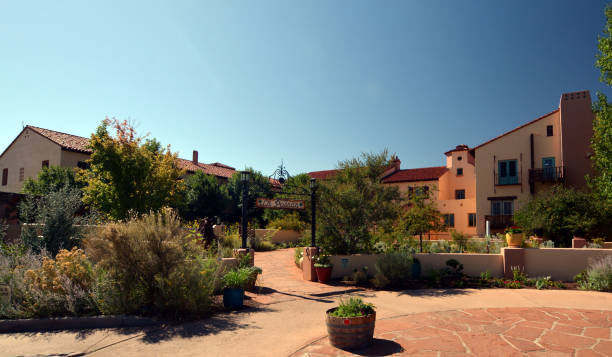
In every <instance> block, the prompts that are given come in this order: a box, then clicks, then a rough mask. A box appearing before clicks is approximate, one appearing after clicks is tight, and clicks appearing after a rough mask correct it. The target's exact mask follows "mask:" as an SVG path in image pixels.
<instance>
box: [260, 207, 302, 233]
mask: <svg viewBox="0 0 612 357" xmlns="http://www.w3.org/2000/svg"><path fill="white" fill-rule="evenodd" d="M267 228H268V229H291V230H294V231H297V232H302V231H303V230H304V228H306V223H304V222H302V221H300V215H299V214H298V213H297V212H292V213H289V214H287V215H284V216H282V217H278V218H276V219H273V220H271V221H270V222H269V223H268V226H267Z"/></svg>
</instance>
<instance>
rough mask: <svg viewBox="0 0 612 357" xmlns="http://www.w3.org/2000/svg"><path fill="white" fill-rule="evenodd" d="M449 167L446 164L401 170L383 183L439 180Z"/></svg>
mask: <svg viewBox="0 0 612 357" xmlns="http://www.w3.org/2000/svg"><path fill="white" fill-rule="evenodd" d="M446 171H448V169H447V168H446V166H436V167H423V168H420V169H407V170H399V171H396V172H394V173H392V174H391V175H389V176H387V177H385V178H384V179H383V180H382V182H383V183H395V182H411V181H432V180H437V179H438V178H440V176H442V175H443V174H444V173H445V172H446Z"/></svg>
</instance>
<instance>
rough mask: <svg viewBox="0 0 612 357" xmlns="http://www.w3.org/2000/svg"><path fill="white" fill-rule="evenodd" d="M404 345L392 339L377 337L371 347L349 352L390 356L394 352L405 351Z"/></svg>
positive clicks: (362, 354)
mask: <svg viewBox="0 0 612 357" xmlns="http://www.w3.org/2000/svg"><path fill="white" fill-rule="evenodd" d="M403 351H404V349H403V348H402V346H401V345H400V344H399V343H397V342H395V341H391V340H383V339H380V338H375V339H374V342H373V343H372V345H371V346H370V347H367V348H364V349H360V350H350V351H349V352H351V353H353V354H356V355H357V356H372V357H374V356H390V355H392V354H394V353H399V352H403Z"/></svg>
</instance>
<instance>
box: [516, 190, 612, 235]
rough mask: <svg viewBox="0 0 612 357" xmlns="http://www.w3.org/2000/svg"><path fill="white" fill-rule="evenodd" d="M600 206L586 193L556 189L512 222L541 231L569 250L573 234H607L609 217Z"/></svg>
mask: <svg viewBox="0 0 612 357" xmlns="http://www.w3.org/2000/svg"><path fill="white" fill-rule="evenodd" d="M602 204H603V202H602V201H601V200H593V197H592V195H591V194H589V193H586V192H582V191H577V190H575V189H573V188H568V187H564V186H562V185H556V186H554V187H553V188H552V189H551V190H547V191H543V192H541V193H539V194H538V195H536V197H534V198H532V199H531V200H529V201H528V202H527V203H526V204H525V205H523V206H522V207H521V208H519V209H518V210H516V211H515V212H514V222H515V223H516V224H517V225H519V226H521V227H522V228H524V229H526V230H527V231H531V232H533V230H534V229H536V228H542V229H543V230H544V236H545V237H546V238H547V239H550V240H553V241H555V242H558V243H561V244H562V245H565V246H571V239H572V236H573V232H574V231H576V230H581V231H584V232H586V233H587V235H588V236H590V237H597V236H601V235H605V234H609V231H610V226H609V223H610V222H609V220H610V217H609V216H608V217H607V214H606V213H605V211H604V210H602ZM606 232H607V233H606Z"/></svg>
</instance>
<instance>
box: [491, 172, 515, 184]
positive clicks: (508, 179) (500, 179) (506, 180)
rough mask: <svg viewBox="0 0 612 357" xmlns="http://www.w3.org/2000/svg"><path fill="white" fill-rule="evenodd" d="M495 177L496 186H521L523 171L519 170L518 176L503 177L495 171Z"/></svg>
mask: <svg viewBox="0 0 612 357" xmlns="http://www.w3.org/2000/svg"><path fill="white" fill-rule="evenodd" d="M493 176H494V177H495V186H506V185H520V184H521V171H520V170H519V172H518V174H517V175H516V176H508V175H506V176H501V175H500V174H499V173H497V172H495V171H493Z"/></svg>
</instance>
